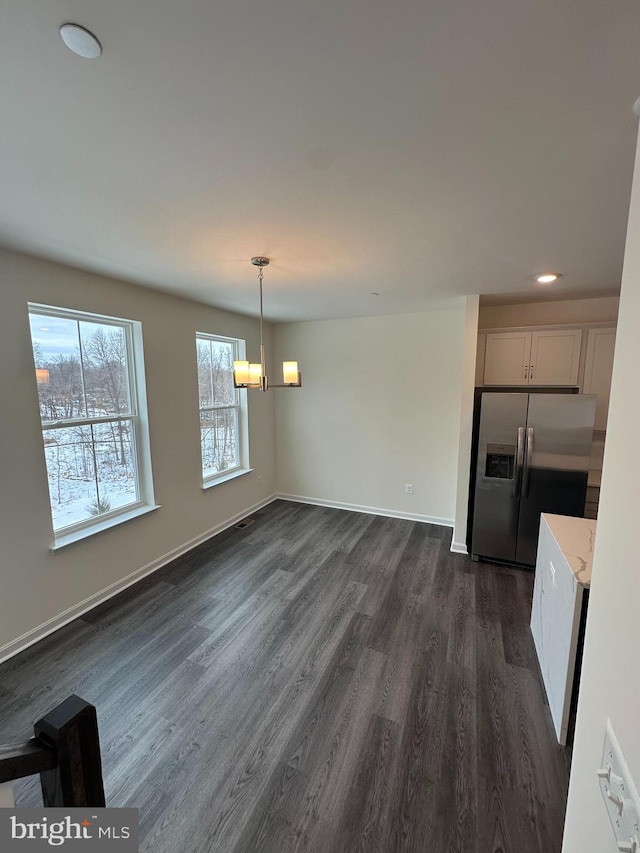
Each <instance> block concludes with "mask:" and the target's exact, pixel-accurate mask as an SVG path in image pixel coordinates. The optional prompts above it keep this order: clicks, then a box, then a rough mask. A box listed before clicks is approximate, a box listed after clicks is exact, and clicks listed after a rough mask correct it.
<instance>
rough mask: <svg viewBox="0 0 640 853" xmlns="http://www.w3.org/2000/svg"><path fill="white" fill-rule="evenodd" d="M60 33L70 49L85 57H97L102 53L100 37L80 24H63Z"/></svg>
mask: <svg viewBox="0 0 640 853" xmlns="http://www.w3.org/2000/svg"><path fill="white" fill-rule="evenodd" d="M60 35H61V36H62V41H63V42H64V43H65V44H66V46H67V47H68V48H69V50H72V51H73V52H74V53H77V54H78V56H82V57H84V59H97V58H98V57H99V56H100V54H101V53H102V45H101V44H100V42H99V41H98V39H97V38H96V37H95V36H94V34H93V33H90V32H89V30H85V28H84V27H81V26H80V25H79V24H63V25H62V26H61V27H60Z"/></svg>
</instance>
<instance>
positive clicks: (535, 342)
mask: <svg viewBox="0 0 640 853" xmlns="http://www.w3.org/2000/svg"><path fill="white" fill-rule="evenodd" d="M531 334H532V340H531V362H530V365H529V385H577V384H578V368H579V367H580V345H581V344H582V329H564V330H554V331H548V332H532V333H531Z"/></svg>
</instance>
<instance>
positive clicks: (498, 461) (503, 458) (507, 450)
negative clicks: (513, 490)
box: [484, 444, 516, 480]
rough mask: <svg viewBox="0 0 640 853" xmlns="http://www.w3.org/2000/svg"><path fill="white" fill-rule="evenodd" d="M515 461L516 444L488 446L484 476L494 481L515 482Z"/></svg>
mask: <svg viewBox="0 0 640 853" xmlns="http://www.w3.org/2000/svg"><path fill="white" fill-rule="evenodd" d="M515 461H516V446H515V444H487V462H486V466H485V471H484V475H485V477H489V478H490V479H492V480H513V472H514V470H515Z"/></svg>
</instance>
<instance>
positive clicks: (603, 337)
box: [582, 329, 616, 430]
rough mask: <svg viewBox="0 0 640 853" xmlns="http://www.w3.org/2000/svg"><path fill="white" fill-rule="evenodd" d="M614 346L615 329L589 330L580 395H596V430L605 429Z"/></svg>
mask: <svg viewBox="0 0 640 853" xmlns="http://www.w3.org/2000/svg"><path fill="white" fill-rule="evenodd" d="M615 344H616V330H615V329H589V333H588V335H587V360H586V363H585V367H584V385H583V388H582V393H583V394H597V395H598V401H597V403H596V421H595V424H594V426H593V428H594V429H598V430H604V429H606V428H607V415H608V413H609V392H610V391H611V373H612V371H613V351H614V349H615Z"/></svg>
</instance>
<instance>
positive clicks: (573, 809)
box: [562, 154, 640, 853]
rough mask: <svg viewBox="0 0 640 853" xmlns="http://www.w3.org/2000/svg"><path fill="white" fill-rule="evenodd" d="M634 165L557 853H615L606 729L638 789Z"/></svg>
mask: <svg viewBox="0 0 640 853" xmlns="http://www.w3.org/2000/svg"><path fill="white" fill-rule="evenodd" d="M639 163H640V156H639V155H638V154H637V155H636V172H635V177H634V185H633V190H632V196H631V211H630V218H629V227H628V231H627V245H626V252H625V262H624V272H623V279H622V293H621V299H620V315H619V318H618V333H617V339H616V354H615V362H614V367H613V385H612V391H611V405H610V408H609V421H608V426H607V446H606V450H605V456H604V467H603V473H602V489H601V492H600V507H599V514H598V529H597V534H596V547H595V556H594V566H593V583H592V587H591V597H590V600H589V615H588V620H587V634H586V642H585V651H584V661H583V668H582V681H581V686H580V700H579V706H578V720H577V728H576V737H575V744H574V752H573V766H572V770H571V783H570V788H569V804H568V811H567V820H566V827H565V838H564V845H563V848H562V849H563V851H564V853H585V851H598V853H607V851H612V853H613V851H615V850H617V847H616V844H615V842H614V836H613V832H612V829H611V825H610V823H609V819H608V817H607V812H606V809H605V806H604V803H603V801H602V796H601V794H600V790H599V787H598V783H597V779H596V774H595V771H596V768H597V767H598V766H599V761H600V757H601V755H602V744H603V739H604V732H605V724H606V720H607V717H609V718H610V719H611V723H612V725H613V728H614V731H615V732H616V734H617V736H618V740H619V742H620V745H621V747H622V750H623V752H624V754H625V757H626V760H627V763H628V765H629V768H630V770H631V773H632V774H633V776H634V778H635V783H636V787H640V729H639V725H638V720H640V675H639V669H638V649H639V648H640V616H639V615H638V614H639V602H640V535H639V533H638V507H639V506H640V456H639V455H638V452H637V436H638V424H640V394H639V393H638V329H639V328H640V288H639V287H638V281H639V279H640V168H639Z"/></svg>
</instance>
